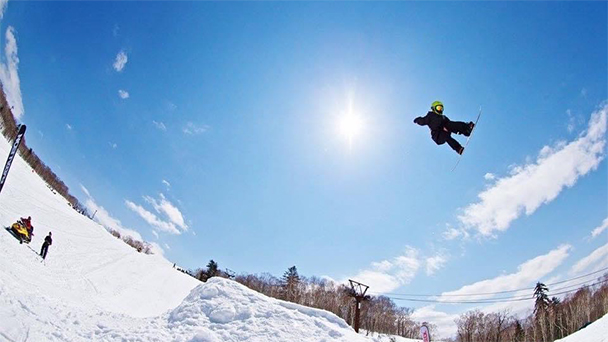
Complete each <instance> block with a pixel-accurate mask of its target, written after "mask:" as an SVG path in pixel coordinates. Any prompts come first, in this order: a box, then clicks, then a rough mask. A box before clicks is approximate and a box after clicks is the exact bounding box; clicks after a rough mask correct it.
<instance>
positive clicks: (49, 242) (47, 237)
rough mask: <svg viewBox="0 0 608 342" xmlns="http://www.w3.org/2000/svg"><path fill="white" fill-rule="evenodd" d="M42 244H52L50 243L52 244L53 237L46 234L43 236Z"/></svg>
mask: <svg viewBox="0 0 608 342" xmlns="http://www.w3.org/2000/svg"><path fill="white" fill-rule="evenodd" d="M44 244H45V245H47V246H50V245H52V244H53V239H51V236H50V235H47V236H46V237H45V238H44Z"/></svg>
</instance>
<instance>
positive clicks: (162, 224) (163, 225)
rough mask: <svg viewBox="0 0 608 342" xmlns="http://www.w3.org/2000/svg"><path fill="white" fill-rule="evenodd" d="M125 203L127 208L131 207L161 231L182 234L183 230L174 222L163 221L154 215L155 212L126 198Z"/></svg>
mask: <svg viewBox="0 0 608 342" xmlns="http://www.w3.org/2000/svg"><path fill="white" fill-rule="evenodd" d="M125 204H126V206H127V208H129V209H131V210H132V211H133V212H135V213H136V214H137V215H139V216H140V217H141V218H142V219H144V221H146V222H147V223H148V224H149V225H151V226H153V227H155V228H157V229H159V230H161V231H164V232H166V233H169V234H176V235H179V234H181V232H180V231H179V229H177V227H176V226H175V224H173V223H172V222H167V221H163V220H161V219H159V218H158V217H157V216H156V215H154V214H153V213H151V212H149V211H148V210H146V209H144V207H142V206H140V205H137V204H135V203H133V202H131V201H129V200H125Z"/></svg>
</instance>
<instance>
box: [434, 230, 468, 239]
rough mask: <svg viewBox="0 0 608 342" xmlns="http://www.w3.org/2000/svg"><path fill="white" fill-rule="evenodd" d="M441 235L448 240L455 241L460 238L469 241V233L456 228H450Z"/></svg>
mask: <svg viewBox="0 0 608 342" xmlns="http://www.w3.org/2000/svg"><path fill="white" fill-rule="evenodd" d="M441 235H442V236H443V238H444V239H446V240H454V239H456V238H458V237H461V238H462V239H467V238H468V237H469V232H467V231H466V230H465V229H456V228H454V227H448V228H447V229H446V230H445V231H444V232H443V233H442V234H441Z"/></svg>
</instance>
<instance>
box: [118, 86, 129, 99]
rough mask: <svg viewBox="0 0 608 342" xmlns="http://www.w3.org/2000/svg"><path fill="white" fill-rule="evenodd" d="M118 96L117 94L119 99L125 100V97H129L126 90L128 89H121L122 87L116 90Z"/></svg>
mask: <svg viewBox="0 0 608 342" xmlns="http://www.w3.org/2000/svg"><path fill="white" fill-rule="evenodd" d="M118 96H119V97H120V98H121V99H123V100H126V99H128V98H129V92H128V91H126V90H122V89H120V90H118Z"/></svg>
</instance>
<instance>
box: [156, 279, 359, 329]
mask: <svg viewBox="0 0 608 342" xmlns="http://www.w3.org/2000/svg"><path fill="white" fill-rule="evenodd" d="M167 321H168V322H169V327H171V328H177V327H185V326H210V327H212V328H213V330H216V332H217V333H218V334H219V335H220V337H221V340H222V341H272V340H276V341H279V340H280V341H311V338H313V336H314V338H313V340H315V341H369V339H366V338H364V337H363V336H361V335H358V334H356V333H355V332H354V331H353V330H352V329H351V328H350V327H349V326H348V325H347V324H346V322H344V320H342V319H341V318H339V317H338V316H336V315H334V314H332V313H329V312H327V311H323V310H318V309H313V308H308V307H304V306H301V305H297V304H292V303H288V302H284V301H281V300H277V299H273V298H269V297H266V296H264V295H262V294H260V293H258V292H255V291H253V290H250V289H248V288H247V287H245V286H243V285H241V284H239V283H236V282H234V281H231V280H228V279H223V278H211V279H210V280H209V281H207V283H205V284H201V285H199V286H198V287H196V288H195V289H194V290H192V292H191V293H190V294H189V295H188V297H186V298H185V299H184V301H183V303H182V304H180V305H179V306H178V307H176V308H175V309H174V310H172V311H171V312H170V313H169V314H168V319H167ZM204 334H206V333H204ZM204 334H203V335H204ZM204 336H207V335H204ZM205 338H209V337H205Z"/></svg>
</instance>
